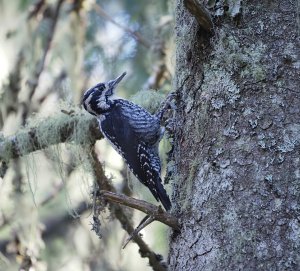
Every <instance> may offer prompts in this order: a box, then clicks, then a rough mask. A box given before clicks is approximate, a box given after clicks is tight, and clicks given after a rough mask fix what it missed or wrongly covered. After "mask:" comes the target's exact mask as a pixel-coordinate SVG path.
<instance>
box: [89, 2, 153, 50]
mask: <svg viewBox="0 0 300 271" xmlns="http://www.w3.org/2000/svg"><path fill="white" fill-rule="evenodd" d="M94 9H95V11H96V12H97V13H98V14H99V15H100V16H102V17H103V18H105V19H106V20H108V21H110V22H111V23H113V24H114V25H116V26H117V27H119V28H121V29H122V30H123V31H124V32H126V33H128V34H129V35H130V36H132V37H133V38H134V39H135V40H136V41H138V42H139V43H141V44H142V45H144V46H145V47H146V48H150V47H151V45H150V43H149V42H148V41H146V40H145V39H144V38H143V37H142V36H141V34H140V33H138V32H135V31H132V30H131V29H130V28H129V27H126V26H123V25H121V24H119V23H118V22H116V21H115V20H114V19H113V18H112V17H110V16H109V15H108V14H107V13H106V12H105V11H104V10H103V8H102V7H101V6H100V5H98V4H95V5H94Z"/></svg>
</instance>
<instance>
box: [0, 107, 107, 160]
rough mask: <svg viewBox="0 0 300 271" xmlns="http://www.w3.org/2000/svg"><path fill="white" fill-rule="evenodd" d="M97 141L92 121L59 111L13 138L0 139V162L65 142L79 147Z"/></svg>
mask: <svg viewBox="0 0 300 271" xmlns="http://www.w3.org/2000/svg"><path fill="white" fill-rule="evenodd" d="M101 138H103V136H102V134H101V132H100V130H99V128H98V123H97V120H96V119H95V118H93V117H90V116H89V115H87V114H84V113H83V112H81V111H79V110H78V112H76V113H74V114H73V113H70V114H69V113H68V112H66V111H63V112H61V113H58V114H56V115H55V116H52V117H49V118H48V119H47V120H45V119H43V120H40V121H39V122H38V123H37V124H36V125H35V126H32V127H28V128H24V130H20V131H19V132H18V133H17V134H15V135H13V136H8V137H4V138H0V160H3V161H8V160H10V159H13V158H17V157H19V156H23V155H26V154H29V153H32V152H34V151H37V150H41V149H44V148H47V147H49V146H51V145H55V144H59V143H63V142H67V141H78V142H77V143H79V144H82V143H87V142H95V141H96V140H98V139H101Z"/></svg>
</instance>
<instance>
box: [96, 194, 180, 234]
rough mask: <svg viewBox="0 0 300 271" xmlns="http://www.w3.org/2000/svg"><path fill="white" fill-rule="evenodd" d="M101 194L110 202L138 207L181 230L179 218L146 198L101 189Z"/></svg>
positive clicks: (156, 218)
mask: <svg viewBox="0 0 300 271" xmlns="http://www.w3.org/2000/svg"><path fill="white" fill-rule="evenodd" d="M100 195H101V196H103V197H104V198H105V199H106V200H108V201H110V202H115V203H120V204H122V205H125V206H128V207H131V208H134V209H137V210H139V211H141V212H143V213H145V214H147V215H150V216H151V217H153V218H154V220H157V221H159V222H161V223H164V224H166V225H167V226H169V227H172V228H173V229H174V230H177V231H179V230H180V225H179V223H178V221H177V219H176V218H175V217H173V216H171V215H170V214H169V213H167V212H165V211H163V210H162V208H161V206H155V205H153V204H151V203H149V202H146V201H144V200H138V199H134V198H131V197H128V196H125V195H122V194H117V193H113V192H109V191H104V190H101V191H100Z"/></svg>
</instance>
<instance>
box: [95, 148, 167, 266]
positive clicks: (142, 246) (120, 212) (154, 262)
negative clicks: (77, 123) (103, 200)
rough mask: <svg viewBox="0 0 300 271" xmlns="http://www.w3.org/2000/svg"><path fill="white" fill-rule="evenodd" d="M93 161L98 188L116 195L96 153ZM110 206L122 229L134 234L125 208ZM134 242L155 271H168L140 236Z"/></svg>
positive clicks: (135, 237) (136, 236)
mask: <svg viewBox="0 0 300 271" xmlns="http://www.w3.org/2000/svg"><path fill="white" fill-rule="evenodd" d="M92 159H93V160H92V164H93V169H94V174H95V177H96V182H97V184H98V187H99V188H101V189H105V190H107V191H110V192H113V193H115V192H116V190H115V188H114V187H113V186H112V185H111V183H110V182H109V180H108V179H107V178H106V176H105V174H104V171H103V168H102V165H101V163H100V162H99V160H98V158H97V154H96V152H95V151H93V152H92ZM109 204H110V210H111V212H112V213H113V214H114V215H115V217H116V218H117V219H118V220H119V222H120V223H121V225H122V228H123V229H124V230H125V231H127V233H128V234H129V235H131V234H132V233H133V232H134V227H133V226H132V223H131V221H130V218H128V216H127V215H126V212H125V210H124V208H123V207H121V206H119V205H116V204H112V203H109ZM133 241H134V242H135V243H136V244H137V245H138V247H139V252H140V255H141V257H143V258H145V257H147V258H148V259H149V264H150V266H151V267H152V268H153V270H154V271H167V268H166V267H165V266H164V265H163V264H162V263H161V259H160V255H158V254H156V253H154V252H153V251H152V250H151V249H150V248H149V246H148V245H147V244H146V243H145V242H144V241H143V239H142V238H141V237H140V236H139V235H135V236H134V237H133Z"/></svg>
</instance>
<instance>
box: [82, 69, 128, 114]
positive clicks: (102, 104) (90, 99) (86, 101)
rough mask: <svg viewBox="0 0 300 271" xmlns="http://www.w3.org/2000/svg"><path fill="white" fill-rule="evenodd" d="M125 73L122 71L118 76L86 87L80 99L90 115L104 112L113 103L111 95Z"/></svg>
mask: <svg viewBox="0 0 300 271" xmlns="http://www.w3.org/2000/svg"><path fill="white" fill-rule="evenodd" d="M125 75H126V72H123V73H122V74H121V75H120V76H119V77H117V78H116V79H114V80H110V81H108V82H106V83H99V84H97V85H96V86H94V87H92V88H90V89H88V90H87V91H86V92H85V93H84V95H83V99H82V104H83V107H84V109H85V110H86V111H88V112H89V113H90V114H92V115H95V116H97V115H100V114H101V113H103V112H106V111H107V110H108V109H109V108H110V106H111V105H112V103H113V95H114V90H115V88H116V86H117V85H118V84H119V83H120V82H121V80H122V79H123V78H124V76H125Z"/></svg>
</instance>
